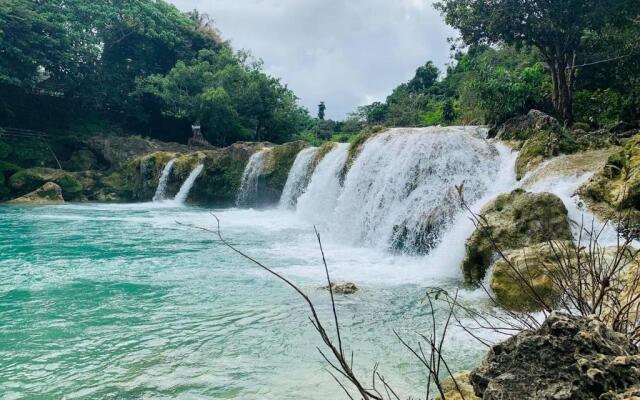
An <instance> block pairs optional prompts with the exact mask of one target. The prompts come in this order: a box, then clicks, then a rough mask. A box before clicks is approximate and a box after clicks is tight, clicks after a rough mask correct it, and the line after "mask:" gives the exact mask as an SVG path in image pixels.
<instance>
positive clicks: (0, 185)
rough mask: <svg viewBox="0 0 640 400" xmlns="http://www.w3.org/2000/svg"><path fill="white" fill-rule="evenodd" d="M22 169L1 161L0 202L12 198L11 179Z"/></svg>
mask: <svg viewBox="0 0 640 400" xmlns="http://www.w3.org/2000/svg"><path fill="white" fill-rule="evenodd" d="M21 169H22V168H20V167H19V166H17V165H15V164H13V163H10V162H8V161H0V201H4V200H8V199H10V198H11V188H10V187H9V178H10V177H11V175H13V174H15V173H16V172H18V171H20V170H21Z"/></svg>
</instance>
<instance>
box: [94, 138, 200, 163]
mask: <svg viewBox="0 0 640 400" xmlns="http://www.w3.org/2000/svg"><path fill="white" fill-rule="evenodd" d="M85 145H86V146H87V147H88V148H89V149H90V150H91V151H92V152H93V153H94V154H96V155H97V157H98V158H99V159H100V160H101V161H104V162H106V163H107V164H108V165H109V166H110V167H118V166H122V165H125V164H127V163H128V162H130V161H131V160H133V159H135V158H137V157H141V156H143V155H145V154H150V153H153V152H156V151H165V152H175V153H179V152H181V153H186V152H188V151H189V150H190V149H189V147H188V146H185V145H182V144H179V143H166V142H161V141H158V140H153V139H146V138H142V137H140V136H113V135H111V136H107V135H105V136H94V137H92V138H90V139H88V140H86V141H85Z"/></svg>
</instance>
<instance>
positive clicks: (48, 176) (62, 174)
mask: <svg viewBox="0 0 640 400" xmlns="http://www.w3.org/2000/svg"><path fill="white" fill-rule="evenodd" d="M47 182H53V183H56V184H57V185H58V186H60V187H61V188H62V195H63V196H64V198H65V199H67V200H78V199H81V198H82V196H83V193H82V190H83V187H82V184H81V183H80V181H79V180H78V178H77V176H76V174H74V173H73V172H68V171H64V170H60V169H52V168H28V169H23V170H21V171H19V172H16V173H15V174H13V175H12V176H11V178H10V179H9V184H10V186H11V188H12V189H13V190H14V192H16V193H18V194H23V193H29V192H31V191H33V190H35V189H37V188H39V187H41V186H42V185H44V184H45V183H47Z"/></svg>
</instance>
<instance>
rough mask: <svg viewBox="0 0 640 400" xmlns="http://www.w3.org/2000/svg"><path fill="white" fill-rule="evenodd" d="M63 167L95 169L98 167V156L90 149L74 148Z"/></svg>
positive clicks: (82, 169) (69, 168) (74, 169)
mask: <svg viewBox="0 0 640 400" xmlns="http://www.w3.org/2000/svg"><path fill="white" fill-rule="evenodd" d="M65 168H66V169H68V170H70V171H89V170H96V169H98V168H99V163H98V158H97V157H96V155H95V154H94V153H93V152H92V151H91V150H87V149H80V150H76V151H74V152H73V153H72V154H71V157H70V158H69V161H67V162H66V163H65Z"/></svg>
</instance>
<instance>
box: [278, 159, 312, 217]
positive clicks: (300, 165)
mask: <svg viewBox="0 0 640 400" xmlns="http://www.w3.org/2000/svg"><path fill="white" fill-rule="evenodd" d="M317 154H318V148H317V147H309V148H307V149H303V150H302V151H300V152H299V153H298V155H297V156H296V159H295V161H294V162H293V165H292V166H291V170H290V171H289V176H288V178H287V183H286V184H285V185H284V189H283V190H282V196H281V197H280V208H284V209H293V208H295V206H296V204H297V202H298V197H300V196H301V195H302V193H304V191H305V189H306V188H307V185H308V184H309V179H310V178H311V172H312V167H313V159H314V158H315V157H316V155H317Z"/></svg>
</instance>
